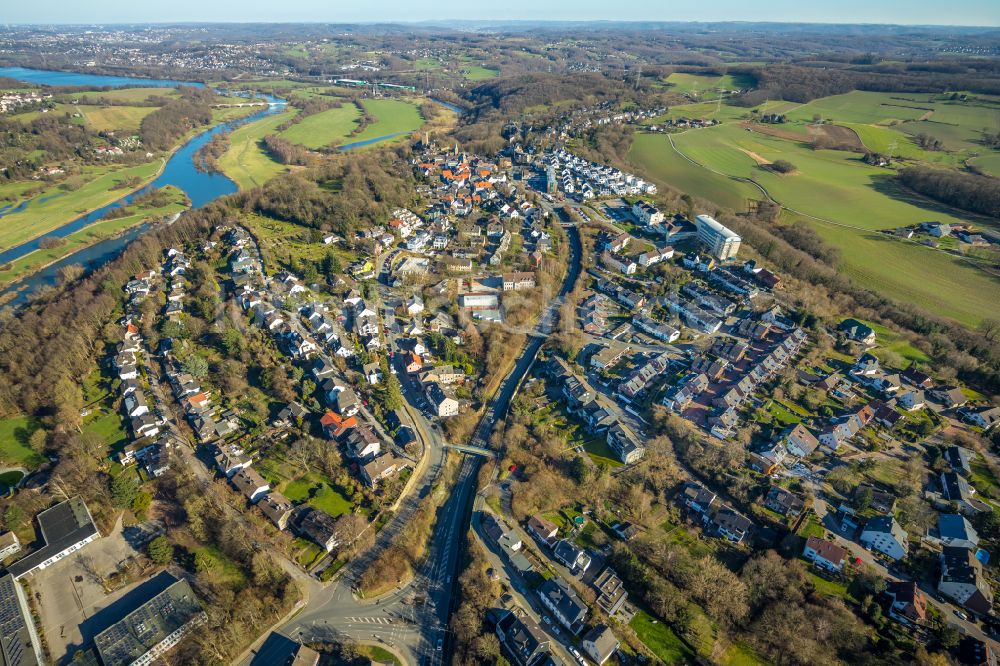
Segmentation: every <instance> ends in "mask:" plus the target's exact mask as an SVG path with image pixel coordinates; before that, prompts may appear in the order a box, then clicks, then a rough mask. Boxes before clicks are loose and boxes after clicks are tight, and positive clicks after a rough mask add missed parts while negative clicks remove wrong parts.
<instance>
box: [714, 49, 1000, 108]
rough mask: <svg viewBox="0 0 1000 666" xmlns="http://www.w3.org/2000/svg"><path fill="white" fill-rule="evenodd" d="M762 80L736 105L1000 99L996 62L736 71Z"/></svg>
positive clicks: (774, 66)
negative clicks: (875, 96)
mask: <svg viewBox="0 0 1000 666" xmlns="http://www.w3.org/2000/svg"><path fill="white" fill-rule="evenodd" d="M733 71H734V72H736V73H745V74H748V75H751V76H753V77H755V78H756V79H757V88H756V89H755V90H752V91H750V92H749V93H746V94H744V95H742V96H741V97H740V98H739V99H738V100H737V103H738V104H740V105H742V106H757V105H758V104H761V103H762V102H764V101H765V100H767V99H785V100H788V101H792V102H808V101H810V100H814V99H818V98H820V97H827V96H829V95H841V94H844V93H848V92H850V91H852V90H869V91H875V92H901V93H903V92H905V93H920V92H922V93H926V92H928V91H932V90H949V89H950V90H973V91H975V92H981V93H987V94H997V93H1000V68H998V66H997V65H996V63H995V62H985V63H980V62H975V61H971V60H969V61H964V60H963V61H960V62H958V61H956V62H952V63H950V66H947V67H945V66H943V64H941V66H939V67H937V68H935V69H934V70H931V68H928V67H920V66H917V65H916V64H911V65H904V64H898V65H895V66H882V67H863V68H854V67H852V66H851V65H850V64H848V63H828V62H824V63H797V64H767V65H764V66H760V67H750V68H739V67H735V68H733Z"/></svg>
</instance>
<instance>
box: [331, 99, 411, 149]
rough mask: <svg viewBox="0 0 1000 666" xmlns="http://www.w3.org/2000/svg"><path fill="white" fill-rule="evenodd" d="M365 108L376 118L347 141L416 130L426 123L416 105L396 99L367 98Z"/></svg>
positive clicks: (352, 141)
mask: <svg viewBox="0 0 1000 666" xmlns="http://www.w3.org/2000/svg"><path fill="white" fill-rule="evenodd" d="M362 104H364V106H365V109H366V110H367V111H368V113H370V114H371V115H373V116H374V117H375V118H376V121H375V122H374V123H372V124H370V125H368V126H367V127H366V128H365V129H364V130H363V131H362V132H361V133H360V134H357V135H355V136H352V137H350V139H348V141H347V143H355V142H357V141H368V140H370V139H377V138H379V137H383V136H389V135H391V134H398V133H400V132H414V131H416V130H418V129H420V127H421V126H422V125H423V124H424V119H423V118H421V117H420V111H419V109H417V107H416V105H414V104H411V103H409V102H403V101H400V100H396V99H366V100H364V101H363V102H362Z"/></svg>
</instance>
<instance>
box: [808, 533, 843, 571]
mask: <svg viewBox="0 0 1000 666" xmlns="http://www.w3.org/2000/svg"><path fill="white" fill-rule="evenodd" d="M802 557H804V558H805V559H807V560H809V561H810V562H812V563H813V564H815V565H816V566H818V567H820V568H821V569H826V570H827V571H841V570H842V569H843V568H844V563H845V562H846V561H847V550H846V549H845V548H843V547H841V546H838V545H837V544H835V543H834V542H832V541H827V540H826V539H820V538H819V537H816V536H811V537H809V538H808V539H806V547H805V549H804V550H803V551H802Z"/></svg>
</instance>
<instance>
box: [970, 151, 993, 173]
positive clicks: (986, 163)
mask: <svg viewBox="0 0 1000 666" xmlns="http://www.w3.org/2000/svg"><path fill="white" fill-rule="evenodd" d="M970 163H971V164H972V165H973V166H975V167H976V168H977V169H982V170H983V171H984V172H985V173H988V174H990V175H991V176H996V177H997V178H1000V153H992V154H990V155H985V156H983V157H977V158H975V159H973V160H971V162H970Z"/></svg>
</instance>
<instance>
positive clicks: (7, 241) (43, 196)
mask: <svg viewBox="0 0 1000 666" xmlns="http://www.w3.org/2000/svg"><path fill="white" fill-rule="evenodd" d="M162 165H163V162H162V161H160V160H156V161H153V162H148V163H146V164H141V165H139V166H134V167H128V168H124V169H122V168H111V167H84V169H83V174H82V175H81V177H80V182H82V183H83V184H82V185H80V187H78V188H76V189H74V190H66V189H64V188H63V186H61V185H52V186H50V187H48V188H46V189H45V191H43V192H41V193H40V194H38V195H36V196H35V197H34V198H32V200H31V203H29V204H28V206H27V207H26V208H25V209H24V210H22V211H19V212H17V213H11V214H9V215H7V216H5V217H4V218H3V225H0V249H7V248H10V247H14V246H16V245H20V244H21V243H24V242H25V241H29V240H31V239H33V238H37V237H38V236H43V235H45V233H47V232H49V231H51V230H52V229H55V228H56V227H59V226H61V225H63V224H65V223H66V222H69V221H71V220H73V219H74V218H76V217H79V216H81V215H84V214H86V213H88V212H90V211H92V210H96V209H98V208H100V207H102V206H106V205H107V204H109V203H111V202H112V201H115V200H116V199H119V198H121V196H122V195H124V194H127V193H128V192H129V191H131V190H133V189H135V188H129V189H128V190H123V189H120V188H118V187H116V186H117V185H118V183H121V182H124V181H127V180H128V179H130V178H139V179H140V180H141V181H142V183H143V184H145V183H146V182H148V181H149V180H151V179H152V178H154V177H155V176H156V174H157V173H159V171H160V168H161V167H162Z"/></svg>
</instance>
